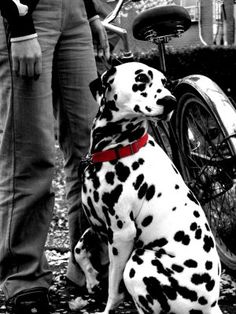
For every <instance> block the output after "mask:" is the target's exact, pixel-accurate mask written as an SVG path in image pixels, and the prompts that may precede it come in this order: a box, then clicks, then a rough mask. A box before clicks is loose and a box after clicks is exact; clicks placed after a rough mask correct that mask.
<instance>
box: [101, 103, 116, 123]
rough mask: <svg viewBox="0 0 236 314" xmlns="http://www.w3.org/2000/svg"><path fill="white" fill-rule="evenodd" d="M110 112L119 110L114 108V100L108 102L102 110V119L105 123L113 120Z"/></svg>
mask: <svg viewBox="0 0 236 314" xmlns="http://www.w3.org/2000/svg"><path fill="white" fill-rule="evenodd" d="M112 111H116V112H117V111H119V108H117V107H116V101H115V100H108V101H107V102H106V105H105V106H104V109H103V118H105V119H106V120H107V121H111V120H112V119H113V114H112Z"/></svg>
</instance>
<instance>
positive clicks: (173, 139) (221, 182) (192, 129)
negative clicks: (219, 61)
mask: <svg viewBox="0 0 236 314" xmlns="http://www.w3.org/2000/svg"><path fill="white" fill-rule="evenodd" d="M136 1H137V0H136ZM125 2H126V0H119V1H118V3H117V5H116V7H115V8H114V10H113V11H112V12H111V13H110V14H109V15H108V16H107V17H106V18H105V19H104V21H103V24H104V26H105V28H106V29H108V30H109V31H112V32H114V33H116V34H118V35H119V36H120V37H121V39H122V41H123V46H124V52H123V55H122V57H119V58H116V59H115V63H117V60H118V63H119V62H128V61H132V60H133V53H132V52H131V51H130V49H129V41H128V35H127V31H126V30H125V29H123V28H121V27H118V26H116V25H113V24H112V22H113V21H114V20H115V18H116V17H117V16H118V14H119V12H120V10H121V8H122V6H123V4H124V3H125ZM190 26H191V18H190V16H189V14H188V11H187V10H186V9H184V8H183V7H181V6H177V5H169V6H159V7H154V8H151V9H148V10H146V11H144V12H142V13H140V14H139V15H138V16H137V17H136V18H135V20H134V22H133V36H134V37H135V38H136V39H139V40H144V41H150V42H152V43H154V44H157V46H158V51H159V56H160V68H159V70H161V71H162V72H164V73H165V75H166V76H167V77H168V72H167V68H166V60H165V44H166V43H167V42H169V40H170V39H171V38H173V37H180V36H181V34H183V33H184V32H185V31H186V30H187V29H188V28H189V27H190ZM168 88H169V89H170V90H171V92H172V93H173V94H174V95H175V97H176V98H177V108H176V110H175V112H174V114H173V115H172V118H171V120H170V122H159V123H158V124H154V123H150V127H151V132H152V135H153V136H154V138H155V140H156V141H157V143H158V144H159V145H160V146H161V147H162V148H163V149H164V150H165V151H166V153H167V154H168V155H169V156H170V157H171V158H172V160H173V162H174V163H175V165H176V166H177V168H178V169H179V171H180V172H181V174H182V176H183V178H184V180H185V181H186V183H187V185H188V186H189V187H190V188H191V189H192V191H193V192H194V193H195V195H196V196H197V197H198V199H199V201H200V203H201V205H202V207H203V209H204V211H205V214H206V216H207V218H208V221H209V224H210V226H211V228H212V231H213V233H214V236H215V238H216V243H217V248H218V252H219V255H220V258H221V261H222V263H223V264H224V265H226V266H227V267H228V268H230V269H231V270H235V269H236V245H235V244H236V243H235V242H236V241H235V240H234V239H235V238H236V107H234V105H233V103H232V102H231V101H230V99H229V98H228V97H227V96H226V94H225V93H224V92H223V91H222V90H221V89H220V87H219V86H218V85H217V84H216V83H214V82H213V81H212V80H211V79H210V78H208V77H206V76H203V75H195V74H193V75H189V76H187V77H184V78H180V79H178V80H177V81H171V80H169V86H168Z"/></svg>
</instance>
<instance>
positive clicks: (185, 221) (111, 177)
mask: <svg viewBox="0 0 236 314" xmlns="http://www.w3.org/2000/svg"><path fill="white" fill-rule="evenodd" d="M165 84H166V78H165V77H164V75H163V74H162V73H161V72H159V71H157V70H155V69H153V68H150V67H148V66H146V65H144V64H141V63H137V62H131V63H126V64H122V65H119V66H117V67H114V68H112V69H110V70H109V71H108V72H106V73H105V74H103V76H102V78H101V80H97V81H96V82H95V83H94V84H92V86H91V89H92V91H93V93H94V95H95V97H96V99H97V101H98V103H99V111H98V113H97V116H96V118H95V120H94V124H93V127H92V131H91V147H90V155H89V156H88V158H87V159H88V164H87V166H86V167H85V171H84V179H83V188H82V202H83V207H84V210H85V212H86V215H87V217H88V219H89V221H90V223H91V228H92V229H88V230H87V231H86V232H85V234H84V235H83V236H82V238H81V239H80V241H79V242H78V244H77V246H76V247H75V258H76V260H77V262H78V263H79V264H80V266H81V268H82V270H83V271H84V273H85V277H86V281H87V288H88V290H89V291H90V292H92V291H93V289H94V288H95V287H96V286H97V285H98V283H99V280H98V277H97V275H98V271H97V270H96V269H95V268H94V267H93V264H92V263H91V261H90V256H91V255H90V254H89V249H88V243H89V242H91V236H92V234H93V232H95V233H96V234H98V236H99V237H101V239H102V240H103V241H104V239H107V243H108V256H109V275H108V299H107V303H106V307H105V310H104V312H103V313H105V314H108V313H110V311H111V310H114V309H115V308H116V307H117V306H118V305H119V303H120V302H121V301H122V300H123V297H124V294H123V293H122V291H121V289H120V287H121V284H122V283H124V284H125V287H126V288H127V290H128V292H129V294H130V295H131V296H132V298H133V300H134V303H135V305H136V307H137V310H138V312H139V313H142V314H146V313H156V314H164V313H169V314H220V313H222V312H221V310H220V308H219V306H218V297H219V290H220V261H219V257H218V254H217V250H216V244H215V240H214V238H213V235H212V232H211V230H210V227H209V224H208V222H207V219H206V217H205V214H204V212H203V209H202V208H201V206H200V204H199V202H198V201H197V199H196V198H195V196H194V195H193V193H192V192H191V191H190V190H189V188H188V187H187V186H186V184H185V183H184V181H183V179H182V177H181V175H180V174H179V172H178V170H177V169H176V167H175V166H174V165H173V163H172V161H171V160H170V159H169V158H168V157H167V155H166V154H165V152H164V151H163V150H162V149H161V148H160V146H159V145H158V144H157V143H156V142H155V141H154V140H153V138H152V137H151V135H148V134H147V131H148V123H147V121H148V120H152V121H158V120H162V119H164V120H168V119H169V118H170V115H171V112H172V111H173V109H174V108H175V105H176V100H175V98H174V97H173V96H172V95H171V93H170V92H169V91H168V90H167V89H166V87H165ZM92 230H94V231H92ZM86 239H87V240H86ZM88 239H90V240H89V241H88ZM92 242H93V241H92ZM86 243H87V244H86ZM101 251H103V252H105V251H106V249H105V248H104V249H102V250H101ZM104 264H105V262H104Z"/></svg>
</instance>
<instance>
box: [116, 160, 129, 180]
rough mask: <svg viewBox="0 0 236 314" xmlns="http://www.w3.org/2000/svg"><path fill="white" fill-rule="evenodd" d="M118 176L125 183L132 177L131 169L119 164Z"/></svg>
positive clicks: (117, 165)
mask: <svg viewBox="0 0 236 314" xmlns="http://www.w3.org/2000/svg"><path fill="white" fill-rule="evenodd" d="M115 170H116V175H117V177H118V179H119V180H120V181H121V182H125V181H126V180H127V178H128V177H129V175H130V169H129V167H127V166H125V165H124V164H123V163H122V162H118V163H117V164H116V166H115Z"/></svg>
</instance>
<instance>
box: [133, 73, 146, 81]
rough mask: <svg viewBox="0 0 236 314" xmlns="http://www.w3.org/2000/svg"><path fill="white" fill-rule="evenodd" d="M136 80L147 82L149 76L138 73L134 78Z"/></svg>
mask: <svg viewBox="0 0 236 314" xmlns="http://www.w3.org/2000/svg"><path fill="white" fill-rule="evenodd" d="M135 81H136V82H141V83H149V81H150V80H149V77H148V76H147V75H146V74H143V73H141V74H139V75H138V76H137V77H136V78H135Z"/></svg>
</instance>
